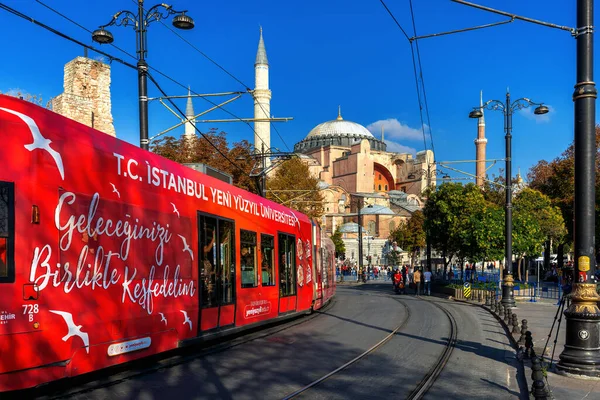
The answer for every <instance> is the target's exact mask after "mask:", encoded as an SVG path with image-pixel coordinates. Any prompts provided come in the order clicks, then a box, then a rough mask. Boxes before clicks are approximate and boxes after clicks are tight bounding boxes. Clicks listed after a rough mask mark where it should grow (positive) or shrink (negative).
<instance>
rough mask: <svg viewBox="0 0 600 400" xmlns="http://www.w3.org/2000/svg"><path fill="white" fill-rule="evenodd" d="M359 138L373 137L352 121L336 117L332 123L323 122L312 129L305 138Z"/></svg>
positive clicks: (365, 129)
mask: <svg viewBox="0 0 600 400" xmlns="http://www.w3.org/2000/svg"><path fill="white" fill-rule="evenodd" d="M339 135H349V136H360V137H369V138H372V137H374V136H373V134H372V133H371V132H369V130H368V129H367V128H365V127H364V126H362V125H360V124H357V123H356V122H352V121H344V120H343V119H342V117H341V116H340V117H338V118H337V119H334V120H332V121H327V122H323V123H322V124H319V125H317V126H315V127H314V128H312V130H311V131H310V132H309V133H308V136H307V138H310V137H324V136H339Z"/></svg>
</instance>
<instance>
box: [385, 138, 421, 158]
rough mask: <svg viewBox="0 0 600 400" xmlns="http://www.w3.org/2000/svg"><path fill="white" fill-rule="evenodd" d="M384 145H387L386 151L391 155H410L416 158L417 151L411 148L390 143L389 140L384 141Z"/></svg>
mask: <svg viewBox="0 0 600 400" xmlns="http://www.w3.org/2000/svg"><path fill="white" fill-rule="evenodd" d="M385 144H387V151H389V152H393V153H410V154H412V155H413V157H416V156H417V150H416V149H414V148H413V147H409V146H404V145H401V144H400V143H397V142H392V141H390V140H386V141H385Z"/></svg>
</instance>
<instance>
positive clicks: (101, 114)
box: [52, 57, 116, 136]
mask: <svg viewBox="0 0 600 400" xmlns="http://www.w3.org/2000/svg"><path fill="white" fill-rule="evenodd" d="M52 110H53V111H54V112H56V113H58V114H60V115H63V116H65V117H67V118H71V119H73V120H75V121H77V122H80V123H82V124H84V125H87V126H90V127H92V128H95V129H98V130H99V131H101V132H104V133H106V134H108V135H112V136H116V134H115V127H114V125H113V117H112V110H111V102H110V66H109V65H108V64H104V63H102V62H100V61H96V60H92V59H90V58H87V57H77V58H75V59H74V60H71V61H69V62H68V63H67V64H66V65H65V78H64V92H63V93H62V94H60V95H58V96H56V97H55V98H53V99H52Z"/></svg>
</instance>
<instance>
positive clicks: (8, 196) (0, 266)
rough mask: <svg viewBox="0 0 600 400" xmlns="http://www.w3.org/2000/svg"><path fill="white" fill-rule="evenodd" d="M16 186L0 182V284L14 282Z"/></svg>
mask: <svg viewBox="0 0 600 400" xmlns="http://www.w3.org/2000/svg"><path fill="white" fill-rule="evenodd" d="M14 204H15V202H14V184H12V183H9V182H0V283H2V282H14V278H15V270H14V260H13V247H14V234H15V226H14V225H15V209H14Z"/></svg>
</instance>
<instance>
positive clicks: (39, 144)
mask: <svg viewBox="0 0 600 400" xmlns="http://www.w3.org/2000/svg"><path fill="white" fill-rule="evenodd" d="M0 110H3V111H6V112H7V113H10V114H13V115H16V116H17V117H19V118H21V119H22V120H23V122H25V123H26V124H27V126H28V127H29V130H30V131H31V136H32V137H33V143H31V144H26V145H25V146H24V147H25V148H26V149H27V150H29V151H33V150H35V149H40V150H46V151H47V152H48V154H50V156H51V157H52V158H53V159H54V162H55V163H56V166H57V167H58V172H60V177H61V178H62V179H63V180H64V179H65V169H64V166H63V162H62V157H61V156H60V154H59V153H58V152H57V151H56V150H54V149H53V148H52V147H50V143H52V140H50V139H46V138H45V137H44V136H43V135H42V133H41V132H40V129H39V128H38V126H37V124H36V123H35V121H34V120H33V119H32V118H31V117H28V116H27V115H25V114H21V113H20V112H17V111H13V110H10V109H8V108H4V107H0Z"/></svg>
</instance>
